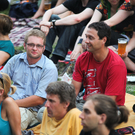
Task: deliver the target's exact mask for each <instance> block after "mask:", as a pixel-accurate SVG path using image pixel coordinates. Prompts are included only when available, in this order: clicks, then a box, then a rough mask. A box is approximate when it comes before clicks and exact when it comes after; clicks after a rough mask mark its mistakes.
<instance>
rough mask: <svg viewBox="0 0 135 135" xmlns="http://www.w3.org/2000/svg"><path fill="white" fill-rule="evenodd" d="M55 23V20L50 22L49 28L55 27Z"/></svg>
mask: <svg viewBox="0 0 135 135" xmlns="http://www.w3.org/2000/svg"><path fill="white" fill-rule="evenodd" d="M55 22H56V20H52V21H51V26H52V27H53V28H55V27H56V25H55Z"/></svg>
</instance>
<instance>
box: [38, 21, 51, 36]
mask: <svg viewBox="0 0 135 135" xmlns="http://www.w3.org/2000/svg"><path fill="white" fill-rule="evenodd" d="M50 27H51V22H45V21H41V22H40V28H41V30H42V31H43V32H44V33H45V35H46V36H47V35H48V33H49V29H50Z"/></svg>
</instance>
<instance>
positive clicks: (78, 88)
mask: <svg viewBox="0 0 135 135" xmlns="http://www.w3.org/2000/svg"><path fill="white" fill-rule="evenodd" d="M72 84H73V85H74V87H75V93H76V96H77V95H78V94H79V91H80V89H81V86H82V82H77V81H75V80H72Z"/></svg>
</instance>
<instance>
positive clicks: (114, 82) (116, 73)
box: [105, 65, 127, 96]
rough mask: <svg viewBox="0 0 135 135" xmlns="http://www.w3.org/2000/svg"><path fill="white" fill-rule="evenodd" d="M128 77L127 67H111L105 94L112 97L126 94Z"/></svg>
mask: <svg viewBox="0 0 135 135" xmlns="http://www.w3.org/2000/svg"><path fill="white" fill-rule="evenodd" d="M126 75H127V70H126V67H125V65H124V66H122V65H114V66H113V67H111V68H110V69H109V71H108V80H107V86H106V89H105V94H106V95H110V96H118V95H123V94H124V93H125V92H126Z"/></svg>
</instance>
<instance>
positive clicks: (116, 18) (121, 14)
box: [104, 10, 134, 27]
mask: <svg viewBox="0 0 135 135" xmlns="http://www.w3.org/2000/svg"><path fill="white" fill-rule="evenodd" d="M133 13H134V11H126V10H118V12H117V13H116V14H115V15H113V16H112V17H111V18H110V19H107V20H105V21H104V22H105V23H106V24H107V25H109V26H110V27H112V26H114V25H117V24H119V23H120V22H122V21H123V20H125V19H126V18H127V17H129V16H131V15H133Z"/></svg>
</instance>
